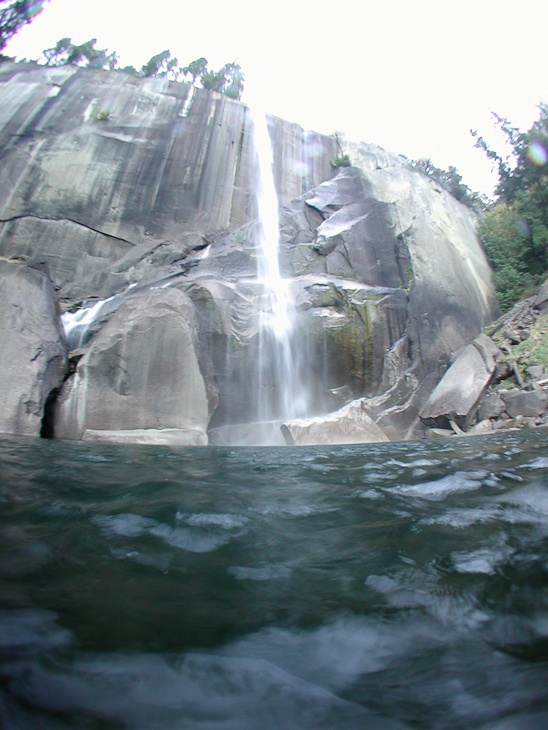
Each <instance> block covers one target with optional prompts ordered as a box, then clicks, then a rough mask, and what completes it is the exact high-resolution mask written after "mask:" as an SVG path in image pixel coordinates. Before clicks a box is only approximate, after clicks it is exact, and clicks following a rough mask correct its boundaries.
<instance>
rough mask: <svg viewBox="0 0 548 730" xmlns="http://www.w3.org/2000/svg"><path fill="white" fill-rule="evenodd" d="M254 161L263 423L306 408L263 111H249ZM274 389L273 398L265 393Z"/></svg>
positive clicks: (296, 415) (305, 394)
mask: <svg viewBox="0 0 548 730" xmlns="http://www.w3.org/2000/svg"><path fill="white" fill-rule="evenodd" d="M252 121H253V141H254V146H255V150H256V154H257V162H258V173H259V175H258V177H259V180H258V189H257V206H258V218H259V245H260V257H259V262H258V277H257V278H258V283H259V284H260V286H261V296H260V298H259V302H260V303H259V337H260V344H259V358H258V363H257V367H258V370H259V373H258V376H259V377H258V380H259V398H260V399H261V401H260V403H259V408H258V413H259V418H260V419H261V420H263V421H269V420H280V419H290V418H296V417H299V416H304V415H306V414H307V412H308V410H309V404H308V398H307V390H306V387H305V385H304V379H303V377H302V368H303V361H302V360H303V358H302V352H301V350H300V348H299V343H298V342H297V336H296V335H297V333H296V330H295V318H296V311H295V307H294V304H293V300H292V297H291V291H290V287H289V281H288V280H287V279H284V278H283V277H282V275H281V272H280V263H279V258H278V257H279V241H280V233H279V228H280V224H279V214H278V197H277V194H276V187H275V183H274V163H273V151H272V142H271V139H270V134H269V131H268V122H267V118H266V115H264V114H257V113H252ZM268 392H270V393H274V394H275V397H274V398H273V397H272V396H266V395H264V394H266V393H268Z"/></svg>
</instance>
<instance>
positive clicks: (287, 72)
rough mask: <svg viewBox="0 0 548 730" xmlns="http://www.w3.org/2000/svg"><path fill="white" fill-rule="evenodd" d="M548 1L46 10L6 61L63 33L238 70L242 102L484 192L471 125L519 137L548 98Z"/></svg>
mask: <svg viewBox="0 0 548 730" xmlns="http://www.w3.org/2000/svg"><path fill="white" fill-rule="evenodd" d="M547 27H548V2H547V1H546V0H521V1H520V2H519V3H518V2H515V0H513V1H512V2H510V1H509V0H459V2H449V1H448V0H446V1H445V2H444V0H378V2H369V0H330V1H329V2H327V0H315V1H314V2H313V1H312V0H276V2H271V3H262V2H258V0H232V2H229V1H228V0H208V1H207V2H206V3H203V4H199V3H198V2H196V0H193V2H189V0H178V1H177V0H155V1H154V2H143V0H50V2H49V3H47V4H46V6H45V8H44V10H43V12H42V14H41V15H40V16H38V18H37V19H36V20H34V21H33V22H32V23H31V24H30V25H28V26H26V27H25V28H23V29H22V30H21V31H20V32H19V33H18V34H17V35H16V36H15V37H14V38H13V39H12V40H11V41H10V43H9V44H8V46H7V47H6V49H5V51H4V53H5V54H7V55H13V56H16V57H17V58H25V57H26V58H29V59H31V58H33V59H35V58H37V57H38V56H39V55H40V53H41V52H42V51H43V50H44V49H45V48H50V47H52V46H53V45H55V43H56V41H57V40H59V39H60V38H63V37H65V36H68V37H70V38H72V39H73V41H74V42H75V43H82V42H84V41H86V40H89V39H90V38H97V47H98V48H107V49H108V50H109V51H116V52H117V53H118V54H119V56H120V64H121V65H122V66H123V65H129V64H131V65H134V66H135V67H137V68H140V67H141V66H142V65H143V63H145V62H146V61H147V60H148V59H149V58H150V57H151V56H152V55H154V54H156V53H159V52H160V51H163V50H165V49H169V50H170V51H171V53H172V55H174V56H177V58H178V60H179V63H180V64H181V65H187V64H188V63H189V62H190V61H193V60H194V59H196V58H199V57H200V56H205V57H206V58H207V60H208V61H209V65H210V67H211V68H213V69H215V70H217V69H218V68H220V67H221V66H223V65H224V64H225V63H226V62H228V61H234V60H236V61H237V62H238V63H240V65H241V66H242V68H243V71H244V74H245V78H246V88H245V91H244V96H243V101H247V102H250V101H251V100H252V99H255V100H256V102H257V104H258V105H260V106H261V107H262V108H263V109H264V110H265V111H268V112H270V113H272V114H276V115H278V116H281V117H283V118H285V119H288V120H290V121H292V122H297V123H299V124H301V125H303V126H304V127H306V128H308V129H313V130H315V131H318V132H323V133H325V134H332V133H333V132H334V131H336V130H338V131H343V132H345V133H346V135H347V136H348V137H349V138H350V139H352V140H354V141H361V140H364V141H366V142H373V143H375V144H378V145H381V146H383V147H386V148H387V149H389V150H391V151H392V152H397V153H401V154H405V155H406V156H407V157H410V158H419V157H430V158H431V159H432V160H433V162H434V164H435V165H437V166H438V167H444V168H446V167H448V166H449V165H455V166H456V167H457V169H458V170H459V171H460V172H461V174H462V176H463V179H464V182H466V183H467V184H468V185H469V186H470V187H472V188H473V189H475V190H480V191H483V192H487V193H490V192H491V190H492V186H493V183H494V180H495V178H494V177H493V175H492V173H491V167H490V163H488V161H487V160H486V159H485V157H484V155H483V153H481V152H480V151H479V150H476V149H474V147H473V139H472V137H471V136H470V133H469V130H470V128H473V129H478V130H479V131H480V133H481V134H483V136H485V137H486V138H487V139H488V140H490V141H491V140H492V141H493V143H496V142H497V141H498V137H497V135H496V133H495V131H494V130H493V124H492V121H491V117H490V111H491V110H494V111H496V112H497V113H498V114H500V115H501V116H504V117H507V118H508V119H510V120H511V121H512V122H513V123H514V124H515V125H516V126H518V127H520V128H522V129H524V130H525V129H528V128H529V127H530V126H531V124H532V123H533V121H534V120H535V119H536V117H537V106H538V104H539V103H540V102H541V101H548V43H546V28H547Z"/></svg>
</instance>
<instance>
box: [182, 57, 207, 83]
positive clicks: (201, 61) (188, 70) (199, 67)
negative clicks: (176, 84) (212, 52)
mask: <svg viewBox="0 0 548 730" xmlns="http://www.w3.org/2000/svg"><path fill="white" fill-rule="evenodd" d="M206 71H207V61H206V59H205V58H203V57H202V58H198V59H196V61H192V62H191V63H189V64H188V66H185V67H184V68H183V69H182V72H183V75H184V76H185V77H186V76H192V83H193V84H195V83H196V81H197V80H199V79H200V78H201V76H202V74H204V73H205V72H206Z"/></svg>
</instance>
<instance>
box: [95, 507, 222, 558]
mask: <svg viewBox="0 0 548 730" xmlns="http://www.w3.org/2000/svg"><path fill="white" fill-rule="evenodd" d="M92 522H93V523H94V524H95V525H97V526H98V527H99V529H100V530H101V532H103V533H104V534H105V535H108V536H120V537H130V538H137V537H143V536H147V535H151V536H153V537H156V538H158V539H159V540H161V541H162V542H163V543H165V544H166V545H169V546H170V547H174V548H179V549H181V550H186V551H188V552H192V553H207V552H211V551H212V550H216V549H217V548H218V547H221V546H222V545H224V544H226V543H227V542H228V541H229V540H230V535H229V534H227V533H226V531H225V532H224V533H223V534H219V533H218V532H216V533H215V534H212V533H210V532H208V531H205V530H200V529H194V530H192V529H188V528H184V527H171V526H170V525H166V524H164V523H161V522H157V521H156V520H153V519H150V518H149V517H141V516H140V515H135V514H127V513H126V514H119V515H104V516H103V515H96V516H95V517H93V518H92Z"/></svg>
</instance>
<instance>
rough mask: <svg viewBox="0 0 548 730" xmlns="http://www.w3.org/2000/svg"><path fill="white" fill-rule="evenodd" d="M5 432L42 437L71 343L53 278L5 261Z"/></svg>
mask: <svg viewBox="0 0 548 730" xmlns="http://www.w3.org/2000/svg"><path fill="white" fill-rule="evenodd" d="M0 311H1V312H2V316H1V318H0V432H2V433H13V434H24V435H29V436H38V435H39V434H40V431H41V428H42V422H43V418H44V410H45V405H46V400H47V398H48V396H49V395H50V393H52V391H54V390H55V389H57V388H59V387H60V385H61V383H62V382H63V378H64V376H65V374H66V373H67V370H68V359H67V343H66V339H65V333H64V331H63V327H62V325H61V320H60V316H59V306H58V304H57V301H56V299H55V293H54V291H53V287H52V285H51V282H50V281H49V279H48V277H47V276H46V275H45V274H44V273H42V272H40V271H36V270H35V269H31V268H28V267H27V266H22V265H20V264H15V263H8V262H6V261H0Z"/></svg>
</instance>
